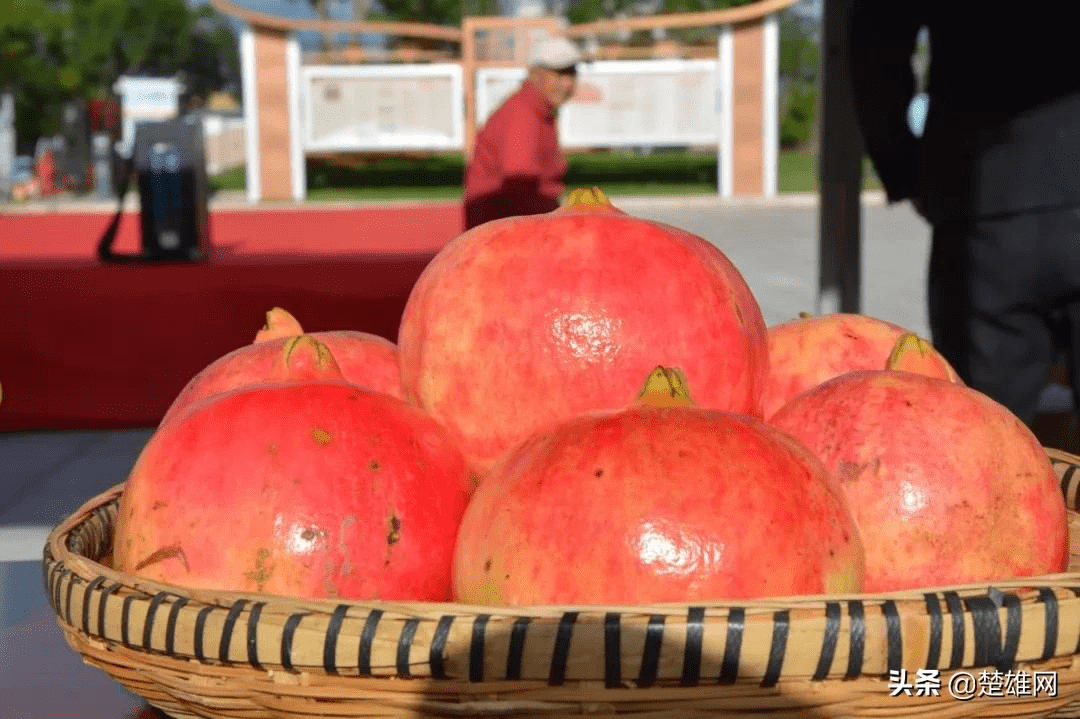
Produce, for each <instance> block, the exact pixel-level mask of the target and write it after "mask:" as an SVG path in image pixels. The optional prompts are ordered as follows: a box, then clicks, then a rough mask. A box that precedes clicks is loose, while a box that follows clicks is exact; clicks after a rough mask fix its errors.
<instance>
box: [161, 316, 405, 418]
mask: <svg viewBox="0 0 1080 719" xmlns="http://www.w3.org/2000/svg"><path fill="white" fill-rule="evenodd" d="M302 334H304V330H303V328H301V326H300V323H299V322H297V320H296V318H295V317H293V316H292V315H291V314H289V313H288V312H286V311H285V310H283V309H281V308H279V307H275V308H274V309H272V310H270V311H269V312H267V313H266V326H265V327H263V328H262V329H261V330H260V331H259V332H258V333H257V334H256V335H255V342H254V343H252V344H250V345H245V346H243V347H241V348H239V349H236V350H233V351H232V352H230V353H228V354H227V355H224V356H223V357H220V358H218V359H216V360H214V361H213V362H211V363H210V364H209V365H207V366H206V367H205V368H204V369H203V370H202V371H200V372H199V373H198V374H197V375H195V376H194V377H193V378H191V380H190V381H189V382H188V383H187V385H186V386H185V387H184V388H183V389H182V390H181V391H180V394H179V395H177V397H176V399H174V400H173V403H172V405H170V406H169V409H168V410H167V411H166V412H165V416H164V417H163V418H162V420H161V424H164V423H165V422H166V421H167V420H168V419H169V418H170V417H172V416H173V415H174V414H176V413H177V412H179V411H180V410H181V409H183V408H184V407H187V406H188V405H190V404H191V403H193V402H197V401H199V400H200V399H204V398H206V397H210V396H212V395H215V394H221V393H222V392H228V391H229V390H233V389H236V388H238V387H243V386H246V385H251V384H259V383H262V382H266V381H267V380H269V379H273V378H271V377H268V375H267V373H268V372H270V371H271V369H272V368H273V366H274V363H275V362H276V361H277V358H278V356H279V355H280V353H281V350H282V348H283V347H284V346H285V342H286V340H287V339H288V338H290V337H297V336H299V335H302ZM310 336H312V337H314V338H316V339H318V340H319V342H321V343H323V344H325V345H326V346H327V347H328V348H329V349H330V351H331V352H332V353H333V355H334V359H335V360H336V361H337V364H338V366H339V367H340V369H341V373H342V375H343V376H344V377H345V380H346V381H348V382H351V383H353V384H357V385H361V386H363V387H368V388H369V389H373V390H375V391H376V392H383V393H385V394H389V395H392V396H394V397H398V398H402V397H403V394H402V391H401V373H400V370H399V369H398V353H397V346H396V345H395V344H394V343H393V342H391V341H390V340H387V339H385V338H383V337H379V336H377V335H372V334H368V333H366V332H355V331H352V330H339V331H335V332H312V333H310Z"/></svg>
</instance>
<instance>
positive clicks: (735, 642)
mask: <svg viewBox="0 0 1080 719" xmlns="http://www.w3.org/2000/svg"><path fill="white" fill-rule="evenodd" d="M745 630H746V610H745V609H743V608H742V607H735V608H733V609H730V610H729V611H728V617H727V636H726V637H725V638H724V660H723V662H722V663H721V664H720V683H721V684H733V683H734V682H735V679H736V677H738V676H739V655H740V654H741V653H742V638H743V632H744V631H745Z"/></svg>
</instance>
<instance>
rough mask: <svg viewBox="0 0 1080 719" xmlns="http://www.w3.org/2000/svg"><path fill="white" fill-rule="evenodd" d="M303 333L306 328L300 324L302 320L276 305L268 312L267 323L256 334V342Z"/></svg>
mask: <svg viewBox="0 0 1080 719" xmlns="http://www.w3.org/2000/svg"><path fill="white" fill-rule="evenodd" d="M302 334H304V328H303V327H301V326H300V322H299V321H297V319H296V318H295V317H293V316H292V315H291V314H289V313H288V312H286V311H285V310H283V309H281V308H280V307H275V308H273V309H272V310H270V311H269V312H267V313H266V324H265V325H263V328H262V329H261V330H259V332H258V334H256V335H255V342H254V344H259V343H260V342H269V341H270V340H276V339H280V338H282V337H295V336H297V335H302Z"/></svg>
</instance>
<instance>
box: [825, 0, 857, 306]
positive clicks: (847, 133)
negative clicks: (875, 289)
mask: <svg viewBox="0 0 1080 719" xmlns="http://www.w3.org/2000/svg"><path fill="white" fill-rule="evenodd" d="M822 4H823V10H822V13H823V18H822V38H821V45H822V63H821V67H822V77H821V130H820V132H821V144H820V150H819V161H818V181H819V193H820V198H821V205H820V210H819V216H818V301H817V312H818V313H829V312H859V311H860V306H861V302H860V299H861V298H860V289H861V287H860V285H861V274H862V273H861V263H862V252H861V249H862V248H861V231H860V226H859V225H860V219H861V217H860V216H861V209H862V207H861V202H860V192H861V190H862V155H863V148H862V137H861V136H860V134H859V128H858V125H857V124H856V122H855V111H854V107H853V105H852V94H851V81H850V76H849V73H848V65H847V62H848V37H847V36H848V18H849V17H850V14H851V0H824V2H823V3H822Z"/></svg>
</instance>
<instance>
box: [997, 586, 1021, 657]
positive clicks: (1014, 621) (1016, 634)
mask: <svg viewBox="0 0 1080 719" xmlns="http://www.w3.org/2000/svg"><path fill="white" fill-rule="evenodd" d="M1003 602H1004V604H1005V646H1004V647H1002V649H1001V656H1000V657H999V659H998V662H997V666H996V667H995V669H997V670H998V671H1001V672H1008V671H1012V670H1013V669H1014V668H1015V666H1016V652H1017V650H1018V649H1019V648H1020V630H1021V628H1022V627H1021V623H1022V622H1023V621H1024V619H1023V613H1022V612H1021V609H1020V597H1018V596H1016V595H1015V594H1006V595H1005V597H1004V599H1003Z"/></svg>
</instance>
